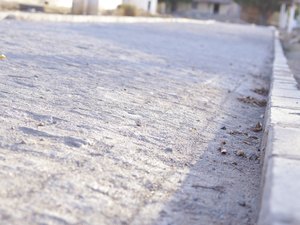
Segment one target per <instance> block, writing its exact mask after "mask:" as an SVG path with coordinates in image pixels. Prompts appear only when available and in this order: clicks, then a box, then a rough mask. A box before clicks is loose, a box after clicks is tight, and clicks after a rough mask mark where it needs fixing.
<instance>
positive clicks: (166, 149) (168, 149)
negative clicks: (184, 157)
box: [165, 147, 173, 152]
mask: <svg viewBox="0 0 300 225" xmlns="http://www.w3.org/2000/svg"><path fill="white" fill-rule="evenodd" d="M165 152H173V149H172V148H169V147H168V148H165Z"/></svg>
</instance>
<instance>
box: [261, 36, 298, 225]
mask: <svg viewBox="0 0 300 225" xmlns="http://www.w3.org/2000/svg"><path fill="white" fill-rule="evenodd" d="M278 36H279V35H278V32H276V37H275V38H274V39H275V40H274V49H275V50H274V63H273V73H272V78H271V89H270V94H269V102H268V106H267V110H266V117H265V118H266V121H265V133H264V146H265V157H264V166H263V181H262V184H263V190H262V202H261V210H260V215H259V219H258V225H299V224H300V90H298V89H297V82H296V80H295V78H294V76H293V74H292V72H291V71H290V69H289V66H288V64H287V60H286V58H285V56H284V53H283V49H282V46H281V43H280V41H279V38H278Z"/></svg>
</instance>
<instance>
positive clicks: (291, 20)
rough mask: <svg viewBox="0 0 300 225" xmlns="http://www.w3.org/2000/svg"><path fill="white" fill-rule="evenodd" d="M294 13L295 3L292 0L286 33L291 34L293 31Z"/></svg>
mask: <svg viewBox="0 0 300 225" xmlns="http://www.w3.org/2000/svg"><path fill="white" fill-rule="evenodd" d="M295 12H296V3H295V0H292V1H291V6H290V16H289V22H288V29H287V32H288V33H291V32H292V31H293V26H294V18H295Z"/></svg>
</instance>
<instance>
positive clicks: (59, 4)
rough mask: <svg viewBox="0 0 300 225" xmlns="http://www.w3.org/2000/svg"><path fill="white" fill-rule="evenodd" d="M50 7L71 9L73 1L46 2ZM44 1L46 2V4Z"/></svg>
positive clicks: (57, 0)
mask: <svg viewBox="0 0 300 225" xmlns="http://www.w3.org/2000/svg"><path fill="white" fill-rule="evenodd" d="M45 1H47V2H48V5H49V6H56V7H65V8H71V7H72V3H73V0H45ZM45 1H44V2H45Z"/></svg>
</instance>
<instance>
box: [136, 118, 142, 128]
mask: <svg viewBox="0 0 300 225" xmlns="http://www.w3.org/2000/svg"><path fill="white" fill-rule="evenodd" d="M135 124H136V125H137V126H138V127H141V126H142V121H141V120H140V119H137V120H136V121H135Z"/></svg>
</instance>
